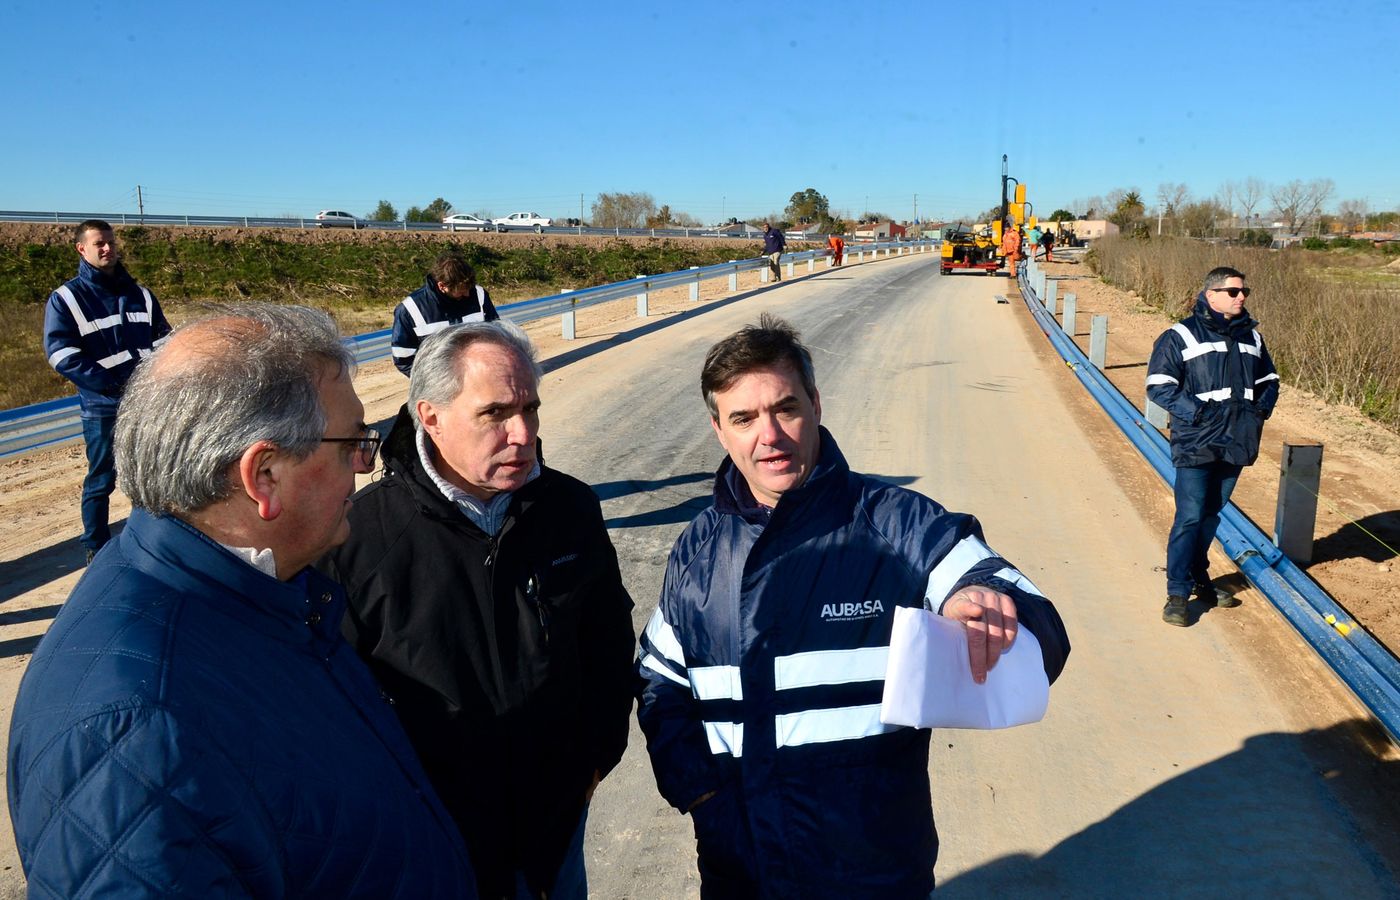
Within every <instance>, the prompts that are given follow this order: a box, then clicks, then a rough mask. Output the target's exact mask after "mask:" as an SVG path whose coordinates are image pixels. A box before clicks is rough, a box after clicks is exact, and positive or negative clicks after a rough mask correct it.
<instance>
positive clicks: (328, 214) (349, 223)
mask: <svg viewBox="0 0 1400 900" xmlns="http://www.w3.org/2000/svg"><path fill="white" fill-rule="evenodd" d="M316 227H317V228H359V227H360V220H359V219H357V218H355V217H354V216H353V215H351V214H350V213H348V212H344V211H343V210H339V209H323V210H321V211H320V212H318V213H317V214H316Z"/></svg>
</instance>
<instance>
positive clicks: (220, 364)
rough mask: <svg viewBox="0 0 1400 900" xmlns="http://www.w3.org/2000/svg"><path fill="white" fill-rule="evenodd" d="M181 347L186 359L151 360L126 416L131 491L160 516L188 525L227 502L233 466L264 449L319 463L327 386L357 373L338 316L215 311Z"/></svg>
mask: <svg viewBox="0 0 1400 900" xmlns="http://www.w3.org/2000/svg"><path fill="white" fill-rule="evenodd" d="M182 332H184V333H185V334H183V335H182ZM182 338H183V340H182ZM172 342H173V343H175V344H177V345H178V349H177V350H176V351H175V352H176V353H177V354H178V355H177V356H175V357H173V358H168V357H170V354H171V351H170V350H169V349H168V348H169V347H170V346H171V344H169V343H168V344H167V345H166V346H165V347H162V348H161V349H160V350H158V351H156V353H154V354H153V355H152V356H150V357H148V358H146V359H145V360H143V361H142V362H141V364H140V365H139V366H137V368H136V372H135V374H134V375H132V377H131V380H130V381H129V382H128V383H127V387H126V392H125V394H124V395H123V397H122V402H121V407H120V409H119V410H118V412H117V427H116V436H115V449H116V462H117V476H118V479H119V481H120V483H121V488H122V491H124V492H125V493H126V495H127V496H128V497H130V498H131V502H132V503H133V504H134V505H136V506H139V507H141V508H143V509H146V510H149V511H150V512H153V513H157V514H161V513H169V514H173V515H176V516H181V517H187V516H188V515H189V514H190V513H193V512H196V511H198V510H201V509H204V508H205V507H207V506H209V505H210V504H213V503H217V502H218V501H220V500H223V499H224V498H226V497H228V496H229V495H230V494H231V493H233V491H234V489H235V487H236V485H237V482H236V480H233V479H230V478H229V467H230V466H231V465H233V464H234V463H236V462H237V461H238V459H239V458H240V457H241V456H242V455H243V453H244V451H245V450H247V449H248V447H250V446H252V445H253V444H254V443H256V442H258V441H271V442H272V443H273V444H276V445H277V446H278V447H279V448H280V449H281V450H283V451H285V452H286V453H289V454H290V455H291V456H292V457H293V458H297V459H305V458H306V457H308V456H310V455H311V454H312V453H313V452H315V450H316V449H317V448H318V447H319V446H320V444H321V438H322V437H324V436H325V428H326V412H325V410H324V409H323V408H322V407H321V398H320V393H319V385H320V382H321V380H322V379H323V378H326V377H331V378H335V377H339V376H340V375H341V374H342V373H345V374H352V373H353V372H354V369H355V355H354V353H353V351H351V349H350V348H349V347H347V346H346V345H345V344H344V343H343V342H342V341H341V339H340V332H339V330H338V329H337V328H336V325H335V322H334V321H332V319H331V317H330V316H329V315H327V314H326V313H324V312H321V311H319V310H314V309H308V308H306V307H302V306H279V305H277V304H273V303H244V304H239V305H237V306H227V307H216V308H215V311H214V312H212V314H210V315H207V316H203V317H201V318H200V319H198V320H196V321H193V322H190V323H188V324H186V325H184V326H183V327H181V328H180V329H179V331H177V332H176V333H175V334H174V335H173V336H172Z"/></svg>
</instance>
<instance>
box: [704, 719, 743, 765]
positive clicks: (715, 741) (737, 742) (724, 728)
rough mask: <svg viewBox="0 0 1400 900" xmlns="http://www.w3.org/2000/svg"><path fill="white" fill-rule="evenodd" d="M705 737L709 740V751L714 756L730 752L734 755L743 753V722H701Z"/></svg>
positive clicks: (738, 755)
mask: <svg viewBox="0 0 1400 900" xmlns="http://www.w3.org/2000/svg"><path fill="white" fill-rule="evenodd" d="M701 724H703V725H704V726H705V737H706V738H708V739H709V741H710V752H711V753H713V754H715V755H716V756H718V755H720V754H721V753H731V754H733V755H734V756H735V757H740V756H743V755H744V723H743V722H703V723H701Z"/></svg>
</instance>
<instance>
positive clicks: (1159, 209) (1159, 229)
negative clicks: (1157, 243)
mask: <svg viewBox="0 0 1400 900" xmlns="http://www.w3.org/2000/svg"><path fill="white" fill-rule="evenodd" d="M1161 236H1162V207H1160V206H1159V207H1157V237H1161Z"/></svg>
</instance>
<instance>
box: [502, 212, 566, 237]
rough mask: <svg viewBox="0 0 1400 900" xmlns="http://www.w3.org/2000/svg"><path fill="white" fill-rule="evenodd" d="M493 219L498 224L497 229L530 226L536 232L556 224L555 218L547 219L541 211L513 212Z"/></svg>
mask: <svg viewBox="0 0 1400 900" xmlns="http://www.w3.org/2000/svg"><path fill="white" fill-rule="evenodd" d="M491 221H492V222H493V223H495V225H496V226H497V228H496V230H497V231H520V230H523V229H526V228H530V229H533V230H534V232H535V233H536V234H539V233H540V232H541V231H544V230H545V229H546V228H548V227H549V226H550V225H552V224H554V220H553V219H547V218H545V217H544V216H542V215H540V214H539V213H532V212H518V213H511V214H510V215H508V216H506V217H505V218H504V219H492V220H491Z"/></svg>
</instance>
